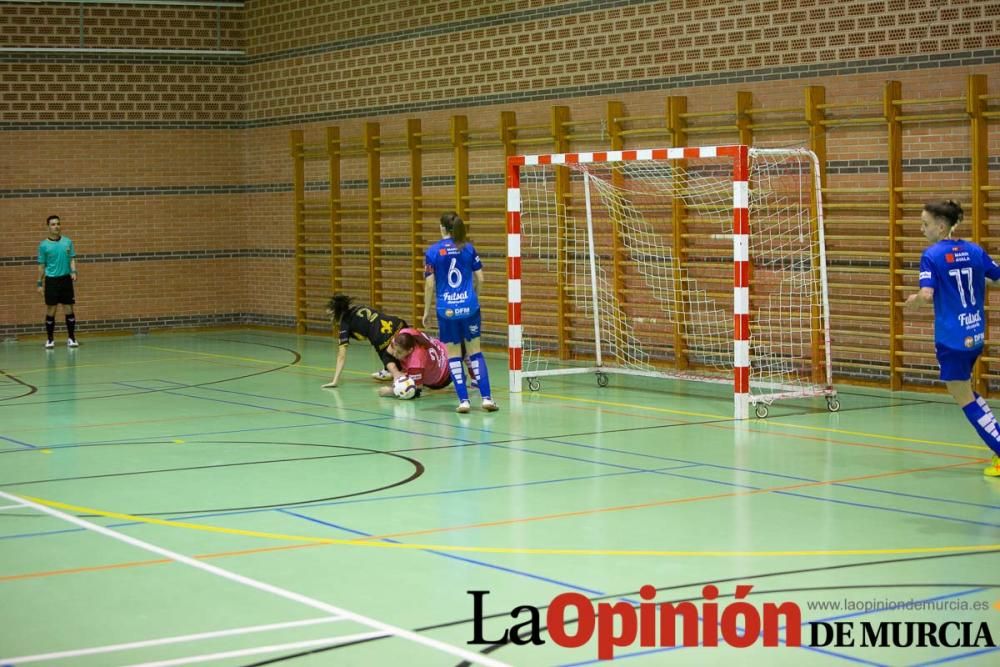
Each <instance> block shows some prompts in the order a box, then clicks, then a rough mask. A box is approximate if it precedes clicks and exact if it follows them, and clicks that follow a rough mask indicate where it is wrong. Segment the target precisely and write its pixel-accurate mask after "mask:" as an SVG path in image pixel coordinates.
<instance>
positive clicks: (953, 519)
mask: <svg viewBox="0 0 1000 667" xmlns="http://www.w3.org/2000/svg"><path fill="white" fill-rule="evenodd" d="M118 384H121V385H123V386H127V387H130V388H134V389H145V388H143V387H137V386H130V385H128V384H127V383H118ZM165 393H171V394H176V395H180V396H183V397H186V398H193V399H195V400H206V401H213V402H221V403H227V404H234V405H240V406H242V407H252V408H259V409H261V410H265V411H271V412H282V414H296V415H299V416H307V417H312V418H318V419H327V420H329V421H332V422H335V423H359V422H357V421H346V420H341V419H337V418H333V417H325V416H322V415H310V414H307V413H298V412H285V411H281V410H278V409H276V408H269V407H262V406H256V405H252V404H245V403H236V402H233V401H225V400H222V399H211V398H205V397H199V396H189V395H185V394H180V393H177V392H171V391H167V392H165ZM366 425H369V426H370V425H371V424H366ZM375 428H384V429H385V430H389V431H396V432H403V433H407V434H409V435H427V436H428V437H431V438H438V439H447V440H448V441H450V442H451V441H455V440H459V441H462V442H465V443H466V444H481V443H476V441H466V440H463V439H460V438H446V437H444V436H435V435H429V434H421V433H417V432H413V431H407V430H404V429H392V428H387V427H379V426H377V425H376V426H375ZM537 439H538V440H542V441H549V442H554V443H557V444H563V445H569V446H574V447H583V448H586V449H590V450H594V449H599V448H597V447H595V446H592V445H583V444H579V443H572V442H568V441H558V440H554V439H549V438H537ZM487 444H488V443H487ZM491 446H493V447H497V448H501V449H511V450H512V451H526V452H532V453H536V454H539V455H546V456H557V457H561V458H567V459H571V460H574V459H573V457H566V456H564V455H557V454H548V453H542V452H536V451H534V450H525V449H520V450H513V448H510V447H505V446H501V445H491ZM606 451H614V452H617V453H622V454H632V455H636V456H641V457H644V458H653V459H658V460H666V461H671V462H681V463H688V464H692V465H705V466H709V467H717V468H720V469H723V470H740V471H742V472H753V473H757V471H753V470H747V469H739V468H731V467H727V466H719V465H716V464H707V463H701V462H694V461H686V460H684V459H676V458H671V457H661V456H656V455H651V454H637V453H635V452H628V451H623V450H606ZM575 460H579V461H582V462H587V463H591V464H597V465H613V466H616V465H617V464H611V463H607V462H602V461H589V460H584V459H575ZM622 467H624V466H622ZM663 474H665V475H672V474H671V473H663ZM758 474H764V475H772V476H778V477H784V478H788V479H797V480H802V481H811V482H815V481H818V480H811V479H809V478H796V477H793V476H790V475H782V474H778V473H758ZM676 476H679V477H682V478H687V479H692V480H695V481H702V482H710V483H714V484H721V485H724V486H729V487H737V488H740V487H741V485H738V484H735V483H732V482H721V481H718V480H711V479H704V478H697V477H691V476H684V475H676ZM831 486H833V485H831ZM743 488H750V489H759V488H761V487H754V486H744V487H743ZM890 493H891V492H890ZM775 494H776V495H777V494H786V495H793V494H791V493H788V492H775ZM795 495H797V496H798V497H802V498H807V499H813V500H817V501H826V502H844V503H845V504H847V503H846V501H832V500H830V499H827V498H815V497H812V496H807V495H804V494H795ZM857 506H859V507H867V508H870V509H882V510H883V511H892V512H897V513H902V514H911V515H916V516H924V517H928V518H938V519H942V520H946V521H956V522H962V523H974V524H976V525H986V526H990V527H994V524H990V523H981V522H971V521H968V520H965V519H959V518H955V517H947V516H943V515H932V514H925V513H918V512H912V511H908V510H898V509H894V508H883V507H879V506H866V505H861V504H858V505H857Z"/></svg>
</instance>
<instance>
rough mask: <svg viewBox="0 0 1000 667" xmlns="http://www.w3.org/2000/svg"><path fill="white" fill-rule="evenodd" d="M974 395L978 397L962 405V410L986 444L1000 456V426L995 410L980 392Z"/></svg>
mask: <svg viewBox="0 0 1000 667" xmlns="http://www.w3.org/2000/svg"><path fill="white" fill-rule="evenodd" d="M973 396H975V397H976V400H974V401H972V402H971V403H969V404H968V405H964V406H962V412H964V413H965V418H966V419H968V420H969V423H970V424H972V427H973V428H974V429H976V433H978V434H979V437H980V438H982V439H983V442H985V443H986V446H987V447H989V448H990V449H992V450H993V453H994V454H996V455H997V456H1000V426H998V425H997V420H996V417H994V416H993V411H992V410H990V406H989V404H988V403H986V401H984V400H983V397H982V396H980V395H979V394H973Z"/></svg>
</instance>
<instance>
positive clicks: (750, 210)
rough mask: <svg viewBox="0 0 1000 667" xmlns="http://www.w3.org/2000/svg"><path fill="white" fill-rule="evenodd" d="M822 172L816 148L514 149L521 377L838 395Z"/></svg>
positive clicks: (740, 406) (739, 393) (745, 411)
mask: <svg viewBox="0 0 1000 667" xmlns="http://www.w3.org/2000/svg"><path fill="white" fill-rule="evenodd" d="M819 182H820V181H819V164H818V161H817V159H816V156H815V155H814V154H813V153H812V152H810V151H808V150H805V149H764V148H754V147H750V146H743V145H733V146H707V147H699V148H691V147H685V148H661V149H645V150H621V151H604V152H594V153H563V154H552V155H518V156H512V157H510V158H508V161H507V279H508V281H507V285H508V287H507V297H508V308H507V322H508V346H509V369H510V391H512V392H519V391H521V387H522V382H523V381H524V380H527V381H528V384H529V387H530V388H531V389H537V388H538V387H539V378H542V377H545V376H551V375H566V374H571V373H594V374H596V375H597V381H598V384H600V385H601V386H604V385H606V384H607V382H608V375H609V374H615V373H619V374H628V375H639V376H646V377H663V378H680V379H686V380H697V381H706V382H716V383H725V384H727V385H728V384H731V385H732V387H733V399H734V405H735V417H736V418H737V419H746V418H747V417H748V416H749V413H750V409H751V408H753V409H754V412H755V413H756V414H757V416H758V417H763V416H766V415H767V412H768V406H770V405H771V403H772V402H773V401H775V400H778V399H786V398H806V397H814V396H824V397H826V401H827V407H828V409H830V410H831V411H835V410H837V409H839V408H840V404H839V402H838V400H837V396H836V392H835V390H834V389H833V383H832V370H831V363H830V308H829V300H828V294H827V275H826V251H825V248H824V239H823V217H822V210H823V206H822V197H821V192H820V186H819Z"/></svg>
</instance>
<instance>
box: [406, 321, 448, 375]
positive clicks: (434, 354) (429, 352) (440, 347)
mask: <svg viewBox="0 0 1000 667" xmlns="http://www.w3.org/2000/svg"><path fill="white" fill-rule="evenodd" d="M404 332H405V333H408V334H410V335H411V336H414V337H417V338H423V339H425V340H427V341H429V342H430V343H431V346H430V347H429V348H427V349H424V348H422V347H420V346H419V345H417V346H416V347H414V348H413V352H410V354H409V355H408V356H407V357H406V358H405V359H400V363H402V364H403V372H404V373H406V374H407V375H409V376H410V377H411V378H413V381H414V382H416V383H417V385H418V386H419V385H426V386H428V387H440V386H441V385H443V384H444V383H445V382H446V381H447V379H448V373H449V371H448V350H447V348H445V346H444V343H442V342H441V341H439V340H438V339H437V338H431V337H430V336H428V335H427V334H425V333H422V332H420V331H418V330H417V329H413V328H411V327H407V328H405V329H401V330H400V333H404Z"/></svg>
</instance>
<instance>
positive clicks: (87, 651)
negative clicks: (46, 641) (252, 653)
mask: <svg viewBox="0 0 1000 667" xmlns="http://www.w3.org/2000/svg"><path fill="white" fill-rule="evenodd" d="M342 620H344V619H343V617H339V618H338V617H333V616H331V617H327V618H311V619H308V620H304V621H289V622H287V623H271V624H270V625H251V626H248V627H244V628H232V629H230V630H215V631H212V632H200V633H198V634H194V635H178V636H176V637H163V638H161V639H149V640H145V641H140V642H129V643H127V644H108V645H107V646H94V647H92V648H81V649H75V650H72V651H59V652H57V653H39V654H37V655H19V656H17V657H16V658H0V665H23V664H25V663H27V662H40V661H42V660H59V659H61V658H77V657H80V656H84V655H98V654H101V653H114V652H115V651H129V650H132V649H137V648H146V647H148V646H164V645H166V644H182V643H184V642H194V641H199V640H202V639H216V638H218V637H232V636H235V635H249V634H253V633H255V632H268V631H269V630H283V629H285V628H298V627H303V626H306V625H317V624H319V623H334V622H336V621H342Z"/></svg>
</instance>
